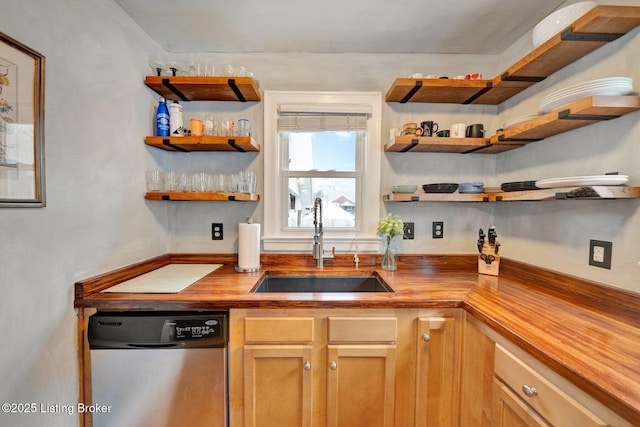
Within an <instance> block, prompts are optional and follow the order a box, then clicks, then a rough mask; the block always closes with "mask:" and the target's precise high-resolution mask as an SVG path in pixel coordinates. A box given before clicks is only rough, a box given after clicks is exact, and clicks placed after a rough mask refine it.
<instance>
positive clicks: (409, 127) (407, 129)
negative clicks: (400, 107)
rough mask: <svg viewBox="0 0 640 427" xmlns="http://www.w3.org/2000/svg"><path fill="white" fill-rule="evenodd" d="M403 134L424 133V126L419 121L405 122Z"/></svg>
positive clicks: (417, 134) (418, 134)
mask: <svg viewBox="0 0 640 427" xmlns="http://www.w3.org/2000/svg"><path fill="white" fill-rule="evenodd" d="M402 135H415V136H420V135H422V128H420V127H419V126H418V124H417V123H405V124H404V125H402Z"/></svg>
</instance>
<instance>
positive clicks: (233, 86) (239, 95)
mask: <svg viewBox="0 0 640 427" xmlns="http://www.w3.org/2000/svg"><path fill="white" fill-rule="evenodd" d="M227 84H228V85H229V87H230V88H231V90H232V91H233V93H235V94H236V97H237V98H238V101H240V102H247V99H246V98H245V97H244V95H243V94H242V92H240V89H239V88H238V85H236V79H228V80H227Z"/></svg>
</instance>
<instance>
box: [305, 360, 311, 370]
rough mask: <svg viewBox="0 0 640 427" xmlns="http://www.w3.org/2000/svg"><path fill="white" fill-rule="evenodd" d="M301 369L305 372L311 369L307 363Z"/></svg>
mask: <svg viewBox="0 0 640 427" xmlns="http://www.w3.org/2000/svg"><path fill="white" fill-rule="evenodd" d="M303 368H304V370H305V371H308V370H309V369H311V363H309V362H307V363H305V364H304V366H303Z"/></svg>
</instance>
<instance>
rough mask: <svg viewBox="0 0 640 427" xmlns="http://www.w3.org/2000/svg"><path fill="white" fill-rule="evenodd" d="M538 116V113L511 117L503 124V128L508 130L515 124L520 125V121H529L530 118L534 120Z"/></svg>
mask: <svg viewBox="0 0 640 427" xmlns="http://www.w3.org/2000/svg"><path fill="white" fill-rule="evenodd" d="M536 117H538V115H537V114H527V115H524V116H519V117H514V118H513V119H509V120H507V121H506V122H504V124H503V125H502V129H504V130H507V129H509V128H512V127H514V126H515V125H519V124H520V123H524V122H528V121H529V120H533V119H535V118H536Z"/></svg>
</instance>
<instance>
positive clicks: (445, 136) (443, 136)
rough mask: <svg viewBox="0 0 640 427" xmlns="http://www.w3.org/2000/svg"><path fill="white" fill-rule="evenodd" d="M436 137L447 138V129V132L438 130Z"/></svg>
mask: <svg viewBox="0 0 640 427" xmlns="http://www.w3.org/2000/svg"><path fill="white" fill-rule="evenodd" d="M436 135H438V136H439V137H441V138H449V129H447V130H439V131H438V132H437V133H436Z"/></svg>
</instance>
